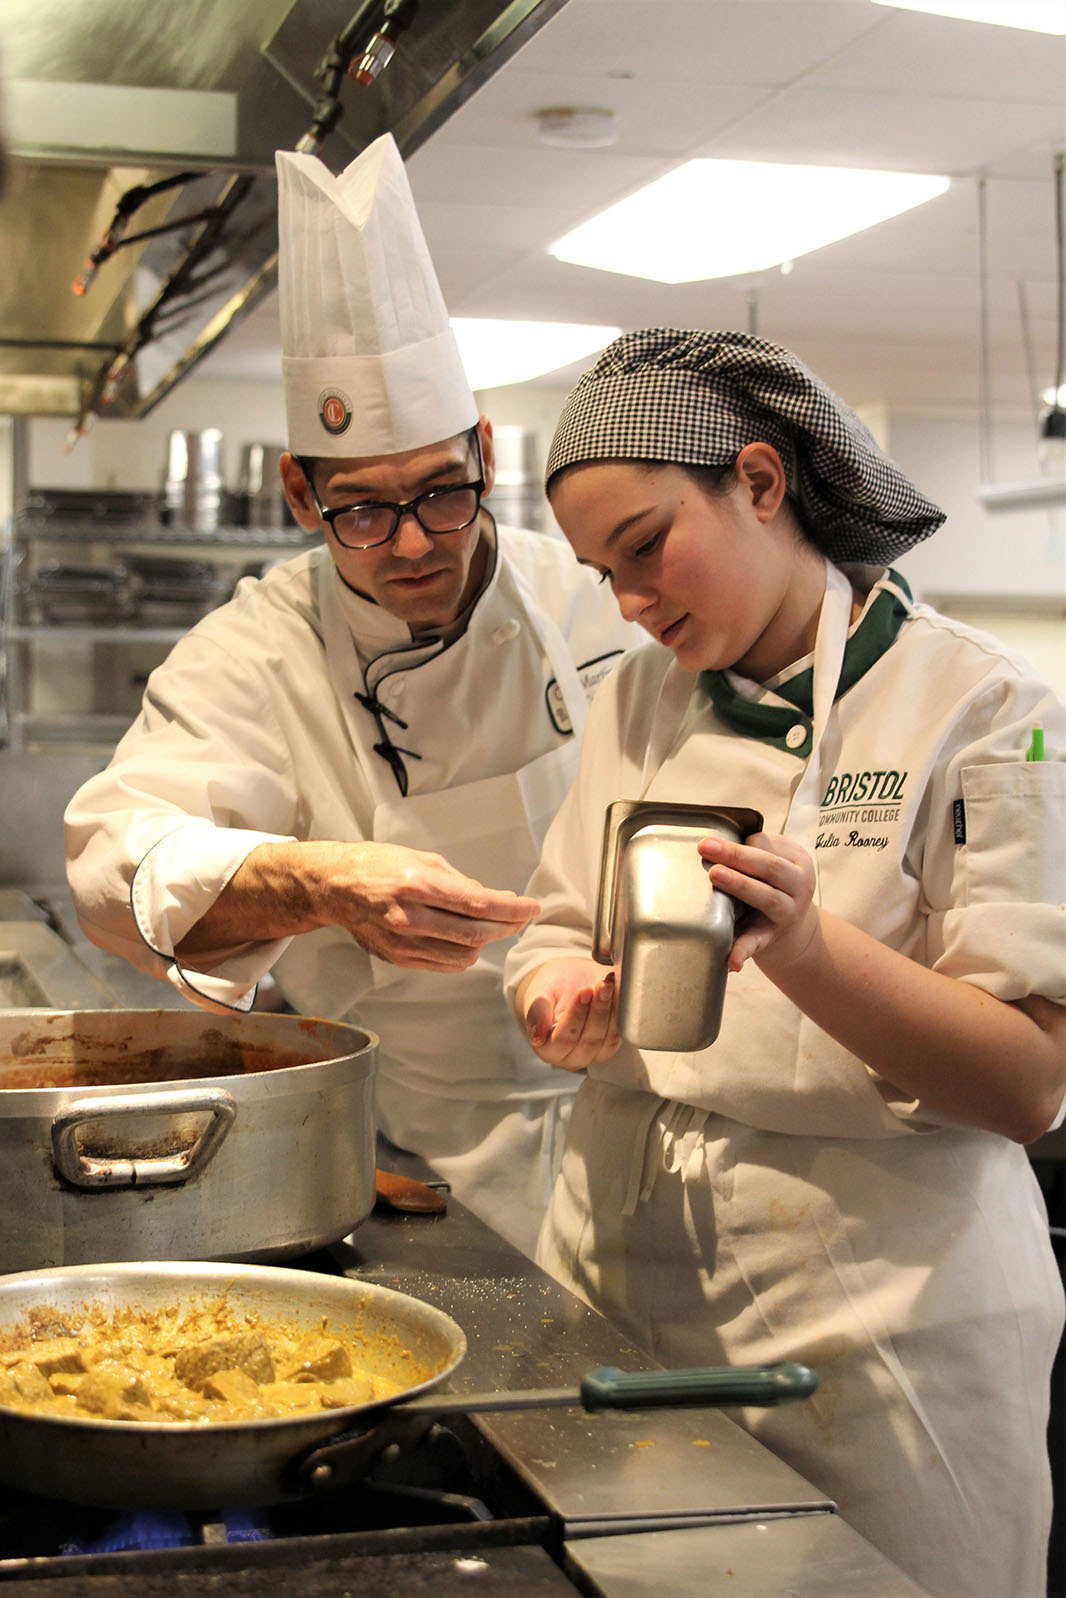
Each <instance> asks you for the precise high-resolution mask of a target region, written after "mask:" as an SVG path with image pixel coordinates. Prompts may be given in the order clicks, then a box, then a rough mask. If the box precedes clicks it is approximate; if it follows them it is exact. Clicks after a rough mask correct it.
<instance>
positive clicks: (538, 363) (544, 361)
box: [452, 316, 621, 389]
mask: <svg viewBox="0 0 1066 1598" xmlns="http://www.w3.org/2000/svg"><path fill="white" fill-rule="evenodd" d="M452 331H453V332H454V334H455V337H456V340H457V342H458V344H459V354H460V355H461V356H462V359H463V366H464V367H465V368H466V377H467V382H468V383H469V384H470V387H471V388H473V389H481V388H504V387H506V385H507V384H508V383H525V382H528V380H529V379H530V378H532V377H543V376H544V375H545V373H546V372H554V371H557V370H558V368H559V367H560V366H569V365H570V363H571V361H580V360H582V359H584V357H585V356H587V355H595V354H598V352H599V351H600V350H602V349H603V347H604V346H605V345H606V344H609V343H610V342H611V340H612V339H613V338H617V337H618V335H619V333H620V332H621V328H618V327H593V326H589V325H587V324H585V323H581V322H507V321H501V320H497V319H496V318H481V317H463V316H453V317H452Z"/></svg>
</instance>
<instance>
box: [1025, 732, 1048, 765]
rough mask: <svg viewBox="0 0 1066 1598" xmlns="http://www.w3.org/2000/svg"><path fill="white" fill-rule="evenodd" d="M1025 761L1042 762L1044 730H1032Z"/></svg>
mask: <svg viewBox="0 0 1066 1598" xmlns="http://www.w3.org/2000/svg"><path fill="white" fill-rule="evenodd" d="M1025 758H1026V760H1043V758H1044V729H1043V727H1034V728H1033V737H1032V742H1031V743H1030V745H1029V749H1028V751H1027V753H1026V756H1025Z"/></svg>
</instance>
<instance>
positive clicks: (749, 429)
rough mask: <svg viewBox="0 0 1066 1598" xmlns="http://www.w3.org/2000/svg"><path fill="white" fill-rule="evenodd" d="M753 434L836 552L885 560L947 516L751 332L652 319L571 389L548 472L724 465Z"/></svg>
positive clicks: (855, 421)
mask: <svg viewBox="0 0 1066 1598" xmlns="http://www.w3.org/2000/svg"><path fill="white" fill-rule="evenodd" d="M756 440H760V441H763V442H765V443H768V444H772V445H773V446H774V448H775V449H776V450H777V452H778V454H779V455H780V456H781V459H782V461H783V463H784V467H785V477H786V480H787V483H788V490H789V493H790V494H791V495H792V497H793V498H794V499H795V501H796V502H797V504H798V505H799V508H800V512H801V514H802V516H803V518H804V521H805V522H806V524H807V526H808V527H809V529H810V532H811V535H812V537H813V539H814V541H815V542H816V543H817V545H818V548H819V549H821V550H822V552H823V553H824V554H826V555H827V556H828V557H829V559H830V560H833V561H837V562H839V561H864V562H869V563H870V564H877V565H888V564H890V562H891V561H892V560H893V559H894V558H895V557H896V556H898V555H901V554H903V552H904V551H905V550H908V549H910V548H911V547H912V546H913V545H915V544H919V543H921V541H922V540H923V539H925V538H928V537H929V536H930V534H931V533H935V532H936V530H937V528H938V527H939V526H940V525H941V523H942V522H943V521H944V519H945V517H944V512H943V511H942V510H940V509H939V508H938V507H937V506H936V505H934V504H932V503H931V502H930V501H929V500H927V499H926V498H925V497H924V495H922V494H920V493H919V492H918V490H917V489H916V488H915V486H914V484H913V483H912V482H911V481H910V479H909V478H907V477H906V476H904V474H903V472H901V471H900V469H899V467H898V466H897V465H896V464H895V462H894V461H891V460H889V458H888V456H887V455H885V454H884V452H883V451H882V450H881V449H880V447H879V446H878V444H877V442H876V440H875V439H874V437H873V435H872V434H871V433H870V432H869V430H868V429H867V428H866V426H865V425H864V424H863V423H862V422H861V421H860V420H859V418H858V417H857V416H856V415H855V412H854V411H853V410H852V409H851V408H850V406H848V405H846V404H845V403H844V401H843V400H842V399H840V397H839V396H838V395H836V394H834V393H833V391H832V389H829V388H827V387H826V385H825V384H824V383H823V382H822V381H821V379H820V378H818V377H816V376H815V375H814V373H813V372H812V371H810V370H809V369H808V368H807V367H806V366H804V364H803V362H802V361H800V360H799V359H798V358H797V357H796V356H795V355H793V354H791V353H790V351H788V350H786V349H782V348H781V347H780V346H779V345H777V344H770V343H767V341H766V340H765V339H761V338H756V337H754V335H752V334H750V333H740V332H728V331H727V332H701V331H679V330H678V329H676V328H665V327H656V328H647V329H644V330H643V331H641V332H637V333H625V334H623V335H622V337H621V338H617V339H615V341H614V343H613V344H609V345H608V347H607V349H606V350H604V352H603V354H602V355H601V356H600V358H599V360H598V361H597V362H596V364H595V366H593V367H592V368H590V370H589V371H587V372H586V373H585V374H584V375H583V376H582V377H581V378H580V379H579V381H578V383H577V386H576V387H575V388H574V390H573V392H572V393H571V394H570V397H569V399H568V400H567V402H566V405H565V407H564V409H563V413H562V416H561V417H560V419H559V423H558V425H557V427H556V429H555V436H554V438H553V439H552V444H551V449H550V450H549V452H548V461H547V466H546V469H545V479H546V481H547V483H548V484H549V485H550V483H551V480H552V478H553V477H554V476H555V474H556V473H557V472H560V471H562V470H563V468H564V467H566V466H573V465H575V464H577V463H579V462H585V461H592V460H611V459H614V460H644V461H661V462H667V463H669V464H672V465H678V466H725V465H728V464H730V463H731V462H732V461H733V460H735V459H736V457H737V455H738V454H739V453H740V451H741V450H742V449H743V448H744V446H745V445H746V444H751V443H754V442H755V441H756Z"/></svg>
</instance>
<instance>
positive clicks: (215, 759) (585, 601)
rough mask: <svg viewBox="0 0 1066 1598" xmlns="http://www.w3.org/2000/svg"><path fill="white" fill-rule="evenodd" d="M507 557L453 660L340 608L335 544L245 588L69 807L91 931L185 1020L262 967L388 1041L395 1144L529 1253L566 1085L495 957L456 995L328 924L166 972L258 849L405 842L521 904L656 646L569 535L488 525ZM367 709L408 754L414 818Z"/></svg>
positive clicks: (180, 661) (212, 620) (251, 982)
mask: <svg viewBox="0 0 1066 1598" xmlns="http://www.w3.org/2000/svg"><path fill="white" fill-rule="evenodd" d="M495 545H496V548H495V558H494V562H493V569H492V572H491V575H490V577H489V579H488V581H487V584H486V587H485V589H484V590H483V592H482V594H481V595H480V597H479V599H478V600H477V602H476V604H475V605H474V607H473V610H472V612H471V614H470V617H469V619H468V623H467V626H466V629H465V631H463V632H462V634H461V635H460V636H459V637H458V638H455V639H454V640H452V641H451V642H450V643H448V644H446V645H445V644H443V643H441V642H425V641H421V642H416V641H414V640H413V639H412V637H411V633H410V630H409V629H408V627H407V626H406V624H404V623H402V622H400V621H398V620H397V619H396V618H395V617H393V616H391V615H390V614H389V613H388V612H386V611H384V610H383V609H382V608H381V607H379V606H377V605H374V604H372V603H371V602H370V601H368V600H365V599H363V598H362V597H361V596H359V595H357V594H355V593H354V592H352V591H351V590H350V589H349V588H347V587H346V586H345V585H344V584H343V583H342V582H341V581H340V579H339V577H338V575H337V572H336V568H335V566H334V563H333V561H332V559H331V558H330V555H329V552H328V550H327V549H326V548H325V547H320V548H318V549H315V550H313V551H311V552H308V553H306V554H303V555H300V556H298V557H296V558H295V559H293V560H290V561H287V562H284V563H283V564H281V565H279V566H277V567H275V568H274V569H273V570H271V571H270V572H269V573H268V574H267V575H266V576H265V577H264V578H263V579H262V580H260V581H247V582H243V583H241V584H240V585H239V587H238V589H237V591H236V593H235V595H234V598H233V599H232V600H231V601H230V602H229V603H228V604H227V605H224V606H222V607H221V608H220V609H218V610H216V611H214V612H212V613H211V614H210V615H209V616H207V617H205V618H204V620H203V621H201V622H200V623H199V624H198V625H197V626H196V627H195V628H194V629H193V630H192V632H190V633H189V634H188V635H187V637H186V638H184V639H183V640H182V641H181V642H180V643H179V644H178V645H177V646H176V647H175V649H174V650H173V651H172V653H171V654H170V656H169V658H168V659H167V660H166V662H164V664H163V665H162V666H160V667H159V668H158V669H157V670H156V671H154V672H153V673H152V675H151V677H150V679H149V682H148V686H147V689H146V692H145V696H144V705H143V710H142V714H141V717H140V719H139V721H138V722H137V723H136V724H135V725H134V726H133V727H132V728H131V729H130V731H129V732H128V733H127V734H126V736H125V737H124V738H123V739H122V741H121V743H120V744H119V746H118V748H117V750H116V752H115V755H114V758H113V759H112V761H111V764H110V765H109V766H108V768H107V769H106V770H105V771H104V772H102V773H100V774H99V775H98V776H96V777H94V778H92V779H90V781H89V782H88V783H86V784H85V785H84V786H83V787H82V788H81V789H80V790H79V792H78V793H77V794H75V796H74V798H73V799H72V801H71V803H70V806H69V808H68V811H67V816H66V826H67V853H68V874H69V878H70V884H71V888H72V891H73V894H74V898H75V902H76V905H77V908H78V913H79V917H80V919H81V923H82V926H83V927H84V929H85V931H86V933H87V935H88V936H89V937H90V938H92V940H93V941H94V942H95V943H97V944H99V945H100V946H101V947H102V948H105V949H108V950H109V951H111V952H114V953H118V954H121V955H123V956H125V957H126V958H127V959H129V960H131V961H132V963H133V964H135V965H137V966H139V967H140V968H141V969H144V970H147V971H151V972H153V973H154V974H156V975H159V976H163V977H167V978H169V980H171V981H172V982H173V983H174V984H175V985H176V986H177V987H179V989H181V990H182V991H183V992H184V993H186V994H187V995H188V996H189V997H191V998H193V999H195V1000H196V1002H198V1003H200V1004H203V1005H205V1006H206V1007H208V1008H213V1009H218V1010H223V1011H225V1010H228V1009H232V1008H237V1009H242V1008H248V1007H249V1006H250V1005H251V1003H252V1000H253V998H254V989H255V984H256V982H257V981H258V980H259V979H260V978H261V977H262V976H263V975H264V974H265V973H266V972H267V971H268V970H271V969H272V968H273V969H274V970H275V973H276V975H277V976H278V979H279V981H280V983H281V985H282V988H283V991H284V992H285V994H286V996H287V997H288V998H289V1000H290V1002H292V1003H293V1004H294V1007H295V1008H297V1009H299V1010H301V1011H304V1012H307V1013H313V1014H317V1015H324V1016H328V1017H330V1018H340V1017H344V1018H347V1019H350V1020H352V1021H355V1022H357V1023H358V1024H360V1025H362V1026H365V1027H367V1028H369V1029H370V1030H371V1031H372V1032H376V1033H377V1034H378V1035H379V1037H380V1040H381V1041H380V1045H379V1050H378V1110H379V1118H380V1121H381V1123H382V1125H383V1128H384V1130H385V1131H386V1132H387V1133H388V1135H389V1136H390V1137H391V1138H392V1139H393V1140H394V1141H395V1142H397V1143H398V1144H400V1145H401V1146H403V1147H406V1148H413V1149H414V1150H415V1152H417V1153H420V1154H422V1155H423V1157H425V1158H427V1159H429V1160H430V1161H431V1162H432V1163H434V1164H436V1165H437V1166H438V1167H439V1168H440V1169H441V1170H442V1172H443V1174H445V1175H446V1176H447V1177H449V1179H450V1180H451V1181H452V1185H453V1188H454V1190H455V1191H456V1192H457V1194H458V1196H459V1197H461V1198H464V1199H465V1200H466V1201H467V1202H469V1203H471V1204H472V1206H473V1207H474V1208H475V1209H477V1208H479V1207H480V1208H481V1209H482V1210H483V1211H484V1210H487V1209H491V1211H492V1213H491V1215H490V1216H486V1218H489V1219H492V1220H493V1223H494V1224H496V1225H497V1226H498V1227H499V1229H500V1230H502V1231H503V1232H504V1234H505V1235H509V1236H511V1237H512V1239H513V1240H515V1241H517V1242H518V1243H519V1244H520V1246H525V1247H527V1249H531V1248H532V1246H533V1242H534V1240H535V1236H536V1229H537V1226H538V1224H539V1218H540V1213H541V1212H542V1210H543V1201H544V1200H546V1192H547V1186H548V1185H550V1184H549V1183H547V1181H546V1177H547V1176H549V1175H550V1174H551V1173H550V1171H549V1170H548V1169H547V1168H548V1167H550V1166H551V1163H552V1160H551V1145H552V1142H553V1139H554V1137H555V1136H556V1134H557V1132H558V1123H559V1119H560V1117H559V1115H558V1113H557V1112H558V1110H559V1109H560V1107H563V1108H565V1107H568V1105H569V1100H570V1097H571V1095H572V1089H573V1086H574V1084H572V1083H569V1082H567V1081H565V1080H562V1079H560V1077H559V1074H558V1073H557V1072H553V1071H551V1070H550V1069H549V1068H548V1067H546V1066H544V1065H543V1064H542V1063H541V1062H540V1061H539V1060H538V1059H537V1058H536V1056H535V1055H534V1054H533V1052H532V1050H531V1049H530V1048H529V1047H528V1044H527V1043H526V1040H525V1038H524V1037H523V1036H522V1033H521V1030H520V1029H519V1028H518V1027H517V1026H516V1025H515V1023H514V1020H513V1017H512V1015H511V1013H510V1011H509V1009H508V1008H507V1007H506V1005H505V1003H504V1001H503V998H502V994H501V992H500V977H501V971H502V962H503V955H504V952H505V951H504V947H503V945H502V944H490V945H488V946H487V948H486V949H485V950H484V951H483V954H482V956H481V958H480V959H479V961H478V962H477V964H476V965H475V966H474V967H473V968H472V970H470V971H467V972H463V973H460V974H454V975H445V974H440V973H434V972H420V971H410V970H406V969H403V968H400V967H397V966H392V965H388V964H387V963H385V962H383V961H380V960H378V959H376V958H372V957H371V956H370V955H368V954H367V953H366V951H365V950H363V949H362V948H361V947H360V946H359V945H358V944H357V943H355V941H354V940H353V939H352V938H351V937H350V936H349V935H348V934H346V933H342V932H341V931H340V930H339V929H324V930H323V931H322V932H320V933H312V934H308V935H306V936H304V937H300V938H296V939H292V940H288V939H286V940H280V941H275V942H261V943H249V944H247V945H244V946H243V947H240V948H234V949H222V950H218V951H214V952H213V953H212V955H211V956H210V957H209V958H200V959H199V960H198V962H197V963H198V966H199V967H200V969H199V970H197V971H195V972H194V971H192V970H190V969H188V968H181V967H179V966H178V964H177V962H176V961H175V960H174V958H173V951H174V949H175V947H176V946H177V945H178V944H179V943H180V941H181V939H182V938H183V937H184V936H185V934H186V932H187V931H188V930H189V928H190V927H192V926H193V925H194V924H195V922H196V921H198V920H199V919H200V917H201V916H202V915H203V914H204V913H205V911H206V910H207V909H208V908H209V907H210V905H211V904H212V903H213V902H214V900H215V898H216V897H217V895H218V894H219V892H220V891H221V889H222V888H223V887H224V886H225V884H226V883H227V882H228V881H229V879H230V877H231V876H232V875H233V873H234V872H235V871H236V869H237V867H238V866H239V865H240V863H241V861H242V860H243V859H244V858H245V856H246V855H247V854H248V853H249V851H250V850H251V849H253V848H254V847H256V845H258V844H260V843H264V842H275V841H278V840H284V839H293V838H295V839H300V840H310V839H333V840H340V841H349V840H360V839H371V838H372V839H376V840H385V841H390V842H398V843H407V844H411V845H413V846H414V847H419V848H423V849H431V850H434V851H436V852H438V853H440V854H441V855H443V856H444V857H445V858H446V859H448V860H449V861H450V863H451V864H453V865H454V866H456V867H457V868H458V869H459V870H461V871H464V872H466V873H468V874H469V875H471V876H473V877H476V878H477V879H478V880H480V881H483V882H485V883H486V884H487V885H488V886H491V887H494V888H503V889H508V888H509V889H513V890H514V891H516V892H520V891H522V890H523V889H524V887H525V883H526V880H527V878H528V876H529V873H530V871H531V870H532V868H533V866H534V864H535V862H536V858H537V854H538V851H539V847H540V843H541V840H542V838H543V834H544V831H545V829H546V827H547V825H548V822H549V821H550V819H551V817H552V815H553V814H554V812H555V810H556V809H557V808H558V805H559V803H560V802H561V799H562V797H563V794H564V793H565V791H566V788H567V786H568V784H569V781H570V780H571V778H572V776H573V773H574V771H575V770H576V765H577V745H578V743H579V734H580V731H581V725H580V723H581V722H582V721H583V718H584V714H585V710H586V704H587V700H588V698H590V697H591V695H592V693H593V692H594V690H595V689H596V687H597V686H598V684H599V682H600V681H601V680H602V679H603V678H604V677H605V676H606V675H607V673H608V672H609V671H610V669H611V668H612V667H613V665H614V663H615V661H616V660H617V658H618V656H619V654H620V653H621V651H622V650H623V649H625V648H626V647H627V646H628V645H630V644H632V643H633V642H634V641H636V640H637V639H638V638H639V637H643V635H642V634H639V633H638V630H637V629H636V628H635V627H633V626H632V625H630V624H627V623H624V622H622V621H621V619H620V618H619V616H618V614H617V608H616V607H615V605H614V604H613V601H612V600H611V598H610V596H609V594H608V593H607V592H606V591H604V590H601V589H600V588H599V587H598V585H597V583H596V581H595V579H594V578H593V577H592V575H591V574H590V573H589V572H587V571H585V570H583V569H582V568H580V567H579V566H578V565H577V563H576V561H575V560H574V557H573V555H572V553H571V551H570V549H569V547H568V546H567V545H566V544H564V543H563V542H562V541H561V540H558V539H553V538H551V537H548V536H546V535H542V534H535V533H528V532H523V531H520V530H517V529H513V528H500V529H498V530H497V537H496V540H495ZM356 693H363V694H369V695H371V696H372V697H374V698H375V699H376V702H377V704H378V705H379V706H381V707H383V709H381V710H379V716H381V717H382V718H383V719H382V721H381V726H384V727H385V728H386V729H387V731H388V733H389V736H390V740H391V742H392V743H393V744H394V745H395V746H398V747H399V748H400V749H402V750H405V751H407V753H406V754H404V755H403V756H402V757H401V758H402V759H403V761H404V766H405V769H406V771H407V776H408V784H409V787H408V794H407V797H406V798H405V797H403V796H402V795H401V792H400V789H399V786H398V784H397V779H396V776H395V775H394V773H393V771H392V769H391V768H390V765H389V764H388V763H387V762H386V761H385V760H384V759H383V758H382V757H381V756H380V755H378V754H375V753H374V750H373V745H374V744H375V743H377V742H379V741H380V737H381V731H380V727H379V725H378V723H377V722H376V720H375V717H374V715H373V714H372V713H371V711H369V710H368V709H366V708H364V706H363V705H362V704H361V703H359V702H358V701H357V699H356V698H355V695H356ZM575 723H577V726H576V728H575ZM501 1123H505V1124H504V1130H503V1131H502V1132H501ZM508 1128H509V1129H510V1132H509V1133H508V1131H507V1129H508ZM490 1138H491V1142H490V1141H489V1140H490ZM482 1145H484V1148H483V1149H482V1153H480V1154H479V1153H478V1150H479V1149H480V1148H482ZM542 1192H543V1199H542V1198H541V1194H542Z"/></svg>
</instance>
